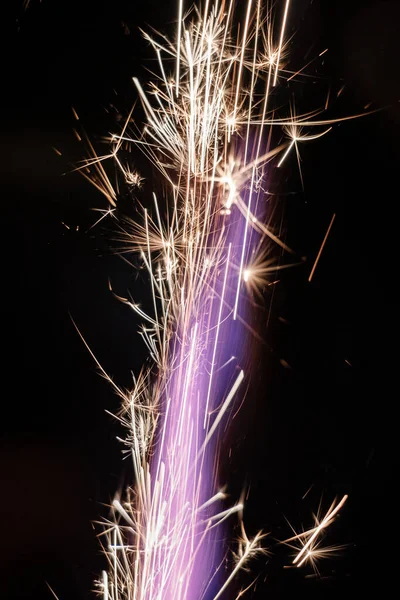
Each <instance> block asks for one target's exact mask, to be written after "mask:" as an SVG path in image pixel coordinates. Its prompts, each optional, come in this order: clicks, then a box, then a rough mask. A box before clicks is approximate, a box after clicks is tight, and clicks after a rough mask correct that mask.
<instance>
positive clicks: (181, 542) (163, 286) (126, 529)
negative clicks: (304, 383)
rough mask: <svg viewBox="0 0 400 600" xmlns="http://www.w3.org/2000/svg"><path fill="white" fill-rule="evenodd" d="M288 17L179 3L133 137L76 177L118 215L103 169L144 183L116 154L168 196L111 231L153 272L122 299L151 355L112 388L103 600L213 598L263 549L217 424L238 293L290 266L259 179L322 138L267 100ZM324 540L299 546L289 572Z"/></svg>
mask: <svg viewBox="0 0 400 600" xmlns="http://www.w3.org/2000/svg"><path fill="white" fill-rule="evenodd" d="M288 9H289V0H287V1H286V3H283V4H282V5H281V6H278V7H277V11H276V15H277V20H276V23H275V22H274V16H273V12H272V10H271V9H270V8H267V9H265V7H264V3H263V2H261V1H256V0H254V1H253V0H249V1H248V3H247V5H246V6H243V7H242V9H241V10H240V13H243V14H240V17H237V15H236V12H237V10H238V9H237V8H235V6H234V3H233V2H224V1H222V2H219V1H216V2H215V3H214V4H212V5H211V3H210V2H208V1H207V2H206V3H205V6H204V7H203V8H202V9H197V8H195V7H194V8H192V9H191V10H190V11H189V12H188V13H187V14H184V7H183V5H182V1H181V2H180V4H179V15H178V25H177V32H176V38H175V39H174V40H173V41H170V40H169V39H167V38H166V37H164V36H163V35H161V34H155V35H154V36H150V35H148V34H144V36H145V39H146V40H147V41H148V42H149V43H150V44H151V46H152V47H153V49H154V52H155V55H156V57H157V62H158V70H159V73H158V75H157V76H155V77H154V81H153V82H152V83H151V84H149V86H148V88H147V89H144V88H143V87H142V85H141V84H140V82H139V81H138V80H137V79H134V83H135V86H136V88H137V91H138V95H139V98H140V100H141V104H142V107H143V111H144V115H145V121H146V122H145V126H144V128H143V129H142V130H139V129H138V128H136V126H135V124H134V123H133V120H132V115H131V114H130V115H129V118H128V119H127V121H126V124H125V126H124V128H123V130H122V132H120V133H119V134H114V135H112V136H111V138H110V143H111V150H110V153H109V154H108V155H106V156H101V157H99V156H97V155H96V154H95V152H94V149H93V148H92V147H91V158H89V159H88V160H86V161H85V163H84V165H83V166H82V167H81V172H82V173H83V174H84V175H85V176H86V177H88V178H89V179H90V180H91V181H92V183H93V184H94V185H95V186H96V187H97V188H98V189H99V190H100V191H101V192H102V193H103V194H104V195H105V196H106V198H107V199H108V201H109V203H110V208H109V209H108V210H107V211H105V213H104V215H103V216H106V215H109V214H111V215H113V216H115V215H114V211H115V210H116V208H115V207H116V203H117V197H118V191H117V190H116V189H115V186H114V185H113V184H112V183H111V181H110V179H109V178H108V175H107V172H106V169H105V167H104V161H105V160H106V159H113V160H114V161H115V164H116V166H117V170H118V172H119V174H120V178H119V181H120V182H121V180H125V184H126V185H127V186H128V187H130V188H134V187H139V186H140V184H141V178H140V176H139V175H138V174H137V173H136V172H135V171H134V170H133V168H132V167H131V166H130V165H129V164H128V163H127V162H126V159H125V156H124V148H125V147H126V145H130V144H136V146H137V147H138V148H139V149H140V150H141V151H142V152H143V153H144V154H145V155H146V156H147V157H148V159H149V160H150V161H151V162H152V163H153V165H154V166H155V167H156V169H157V170H158V171H159V173H160V175H161V176H162V184H163V187H164V189H165V190H167V191H166V192H165V195H166V197H167V200H166V201H164V202H163V203H160V201H159V198H158V197H157V195H156V194H154V195H153V202H152V207H151V208H143V209H142V211H141V215H140V216H139V217H138V218H137V219H135V220H134V221H133V220H132V221H129V222H128V221H125V222H122V223H121V225H120V227H121V230H122V232H123V233H122V237H123V240H124V246H125V249H126V250H127V251H129V252H136V253H137V254H138V255H139V259H140V261H141V262H142V265H143V267H144V268H145V269H146V271H147V273H148V280H149V286H150V288H151V293H152V294H151V295H152V307H151V310H150V309H149V310H146V311H145V310H144V309H143V308H141V307H140V305H139V304H138V303H136V302H135V301H134V300H133V299H131V298H123V297H120V296H118V298H120V299H121V300H122V301H123V302H125V303H126V304H128V305H129V306H130V308H131V309H132V310H133V311H134V312H135V313H136V314H137V315H139V317H140V318H141V320H142V323H143V325H142V326H141V329H140V335H141V336H142V338H143V341H144V343H145V344H146V346H147V348H148V352H149V359H148V362H147V363H146V364H145V366H144V367H143V369H142V371H141V372H140V374H139V375H138V376H137V377H136V378H135V381H134V386H133V389H132V390H129V391H127V390H123V389H121V388H120V387H118V386H117V385H116V384H115V383H114V382H113V381H112V380H111V378H108V379H109V381H110V383H111V385H112V386H113V387H114V389H115V390H116V392H117V393H118V394H119V395H120V397H121V400H122V408H121V411H120V413H119V415H117V418H118V419H119V420H120V421H121V423H122V424H123V425H124V427H125V428H126V431H127V434H126V438H125V439H124V440H123V441H124V443H125V444H126V451H127V452H129V453H130V455H131V457H132V460H133V466H134V472H135V485H134V486H133V487H132V488H131V489H129V490H128V491H127V492H126V494H125V495H124V497H123V498H117V499H115V500H114V502H113V504H112V507H111V515H110V518H109V520H107V521H106V523H105V528H104V532H103V534H102V535H103V538H102V539H103V548H104V551H105V554H106V556H107V558H108V562H109V570H108V572H104V573H103V578H102V580H101V581H100V582H98V583H99V589H100V593H101V594H103V597H104V600H195V599H196V600H203V599H210V600H211V599H213V600H217V598H219V597H221V596H222V595H224V594H225V591H226V590H227V588H228V587H229V586H230V584H231V582H232V581H233V579H234V578H235V576H236V575H237V573H238V571H239V570H240V569H241V568H243V567H244V566H245V565H246V563H247V562H248V561H249V559H251V558H252V557H253V556H255V555H257V554H258V553H261V552H264V550H263V545H262V543H261V542H262V539H263V538H264V537H265V534H264V533H262V532H259V533H258V534H256V535H255V536H254V537H252V538H249V537H248V536H247V534H246V531H245V529H244V526H243V522H242V519H241V515H242V509H243V504H242V502H240V501H239V502H238V503H236V504H234V505H232V504H231V505H230V506H229V507H227V505H226V495H225V492H224V490H223V489H222V488H221V487H219V483H218V465H219V463H220V462H221V461H223V460H224V452H223V448H222V447H221V439H222V433H221V428H224V427H226V426H227V424H228V423H229V419H230V418H231V416H232V414H233V411H234V410H236V408H237V403H238V401H240V399H243V397H244V394H245V389H244V388H245V387H246V385H245V384H244V381H245V379H246V377H247V370H246V369H247V362H248V360H247V355H248V353H249V344H250V343H251V340H252V336H251V332H249V329H250V327H249V326H248V325H246V323H247V320H246V317H247V315H248V311H249V310H250V309H251V302H249V299H250V300H251V299H252V298H254V297H255V295H256V294H261V293H262V290H263V288H264V287H265V286H266V285H267V284H268V281H269V278H270V275H271V274H273V273H274V272H275V271H276V270H277V269H278V268H283V267H286V266H289V264H292V263H293V259H292V260H291V261H284V260H283V262H281V264H279V265H278V262H277V261H276V253H274V247H275V248H278V249H279V253H280V254H281V255H282V254H283V255H285V254H286V255H290V254H292V253H291V250H290V248H288V247H287V246H286V245H285V244H284V242H283V241H281V239H280V238H279V235H278V233H277V231H276V230H274V228H273V226H271V225H270V223H271V219H270V217H271V215H270V214H269V205H268V201H267V199H268V195H267V191H266V190H267V187H268V173H269V169H270V168H271V167H272V165H273V166H274V167H280V166H281V165H282V164H283V162H284V161H285V159H286V157H287V156H288V155H289V154H290V153H291V152H296V153H297V154H298V143H299V142H301V141H304V140H309V139H315V138H317V137H319V136H321V135H324V134H325V133H326V132H327V129H326V127H325V129H323V128H322V130H321V126H323V125H324V122H323V121H316V120H315V117H316V116H317V114H318V111H316V112H314V113H309V114H307V115H303V116H302V117H295V116H294V112H293V110H289V111H287V112H288V113H289V114H287V113H286V115H283V116H281V117H279V118H276V116H275V115H276V114H277V113H276V107H274V106H272V102H273V99H274V93H275V90H276V89H277V88H278V86H279V84H280V82H281V80H282V79H285V77H287V72H285V70H284V67H285V61H286V60H287V47H288V44H287V43H286V42H285V40H286V37H287V36H286V25H287V16H288ZM169 73H172V74H171V75H170V74H169ZM315 125H316V126H317V127H318V129H317V130H316V131H311V129H310V128H311V127H312V126H315ZM304 128H306V131H305V132H304ZM249 370H250V369H249ZM105 375H106V374H105ZM106 376H107V375H106ZM235 407H236V408H235ZM342 502H343V501H342ZM332 510H333V509H332ZM234 513H236V514H237V516H238V517H239V523H240V531H241V535H240V536H239V540H238V547H237V549H236V551H235V552H233V553H232V560H231V561H230V564H231V565H232V568H231V571H230V574H228V575H227V576H226V571H225V569H222V568H221V567H222V565H223V564H225V562H226V556H227V549H226V547H225V542H224V541H223V540H224V539H225V538H226V532H225V530H224V525H225V523H224V522H225V520H226V519H228V518H229V517H231V516H232V515H233V514H234ZM331 513H332V511H331ZM330 521H331V519H330V520H329V522H328V523H325V525H324V527H326V526H327V524H329V523H330ZM320 530H321V526H320V524H318V525H317V527H315V528H314V529H312V530H310V531H308V532H306V533H305V534H301V536H299V539H300V538H301V542H302V545H303V549H302V550H301V552H300V554H299V557H298V560H297V562H301V563H302V562H303V561H304V560H306V558H307V556H308V555H307V553H306V551H307V550H308V551H310V549H312V547H315V542H316V539H317V538H318V535H319V531H320ZM307 540H309V541H308V542H307ZM309 555H310V552H309ZM295 560H296V559H295ZM244 591H245V590H240V591H239V592H238V591H237V590H236V592H235V594H236V597H237V598H239V597H240V596H241V595H242V594H243V593H244ZM237 594H238V595H237Z"/></svg>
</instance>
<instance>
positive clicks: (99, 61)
mask: <svg viewBox="0 0 400 600" xmlns="http://www.w3.org/2000/svg"><path fill="white" fill-rule="evenodd" d="M12 8H13V11H12V19H11V21H10V24H9V25H10V27H9V32H8V34H9V35H8V38H7V50H6V52H4V53H3V54H2V73H1V78H2V104H3V107H2V111H1V117H2V135H1V158H0V164H1V170H2V192H1V202H2V211H1V214H2V223H3V225H2V240H3V242H4V249H3V254H2V257H3V271H2V282H3V292H2V297H3V300H4V308H3V311H2V319H3V327H2V332H3V335H2V350H3V352H2V355H3V359H2V366H3V381H2V400H1V471H2V474H1V482H2V483H1V486H2V487H1V496H0V503H1V513H0V514H1V515H2V527H1V535H0V540H1V542H0V547H1V560H0V568H1V570H2V574H1V583H0V590H1V591H0V594H1V597H2V598H3V597H4V598H6V599H7V600H8V599H9V600H11V599H13V600H14V599H17V598H35V599H38V600H39V599H40V600H42V599H45V598H49V597H50V595H49V594H50V593H49V591H48V590H47V588H46V585H45V581H48V582H49V583H50V585H51V586H52V587H53V588H54V590H55V591H56V593H57V594H58V596H59V598H60V599H62V600H68V599H70V598H74V599H80V598H82V599H83V598H88V597H90V589H91V588H92V587H93V585H92V583H93V579H94V578H95V577H96V576H97V575H98V574H99V573H100V571H101V569H102V568H103V567H104V559H103V557H102V556H101V553H100V551H99V546H98V543H97V540H96V537H95V534H96V532H95V530H94V529H93V528H92V525H91V522H92V521H95V520H96V519H99V518H100V517H101V516H102V515H104V514H106V508H104V507H102V505H101V503H102V502H103V503H107V502H109V501H110V499H111V498H112V496H113V494H114V492H115V491H116V490H118V489H120V488H121V486H124V485H125V484H126V482H127V480H128V479H129V468H128V465H127V464H125V465H124V463H122V462H121V454H120V450H121V448H120V446H119V445H118V442H117V441H116V440H115V436H116V435H118V434H119V433H121V432H120V431H119V429H118V427H117V426H116V424H115V423H114V422H113V420H112V418H111V417H110V416H108V415H107V414H105V409H107V410H110V411H115V410H116V409H117V407H118V401H117V399H116V398H115V397H114V395H113V393H112V391H111V390H110V389H109V388H108V386H107V384H106V383H105V382H104V381H103V380H102V379H101V378H100V377H99V376H98V373H97V372H96V369H95V366H94V364H93V361H92V359H91V358H90V356H89V354H88V352H87V351H86V349H85V348H84V346H83V344H82V342H81V341H80V339H79V337H78V335H77V333H76V331H75V330H74V327H73V325H72V323H71V319H70V316H69V313H71V314H72V316H73V317H74V319H75V321H76V322H77V323H78V325H79V327H80V329H81V331H82V332H83V333H84V335H85V337H86V339H87V340H88V342H89V343H90V346H91V348H92V349H93V351H94V352H95V354H96V356H97V357H98V359H99V360H100V362H101V363H102V365H103V366H104V368H105V369H106V370H107V371H108V372H110V373H111V374H112V375H113V376H114V377H115V379H116V381H118V382H119V383H121V384H125V385H129V381H130V374H129V370H130V369H133V370H134V371H137V370H138V368H139V367H140V365H141V363H142V361H143V359H144V357H145V352H144V349H143V348H142V345H141V341H140V338H138V336H137V334H136V331H137V326H138V322H137V321H135V319H134V318H132V316H131V314H130V313H129V311H128V310H127V309H126V307H124V306H122V305H120V304H119V303H118V302H116V301H115V299H114V298H113V297H112V296H111V294H110V293H109V292H108V285H107V281H108V277H109V276H110V277H111V278H112V281H113V284H114V286H115V287H116V289H118V291H120V292H121V293H122V295H123V293H124V292H125V291H126V289H127V288H130V289H134V290H135V291H136V292H137V293H138V294H140V293H143V292H141V287H142V288H143V286H140V285H139V284H138V283H137V282H136V287H135V274H134V273H132V270H131V269H129V267H128V266H127V265H126V264H125V263H124V262H123V261H121V260H120V259H119V258H118V257H116V256H115V255H113V254H112V253H111V252H110V250H109V247H108V243H107V240H108V239H109V238H110V236H112V228H111V226H108V228H105V229H104V228H102V227H98V228H96V229H93V230H91V231H89V232H88V233H86V231H87V230H88V228H89V227H90V225H91V224H92V223H93V222H94V220H95V219H96V218H97V217H98V216H99V214H98V213H95V212H92V211H91V209H92V208H94V207H97V208H99V207H100V208H105V207H106V202H105V200H104V199H103V198H102V197H101V196H99V195H98V194H97V193H96V192H95V191H94V190H93V189H92V188H91V187H90V185H89V184H88V183H86V182H85V181H84V179H83V178H81V177H79V175H77V174H67V175H65V176H63V175H62V174H63V173H65V172H67V171H70V170H71V166H70V165H71V164H72V163H73V162H74V161H76V160H78V159H80V158H82V148H81V146H80V145H79V143H78V142H77V140H76V139H75V138H74V136H73V134H72V128H73V127H74V126H75V122H74V119H73V116H72V112H71V106H74V107H75V108H76V109H77V111H78V113H79V115H80V117H81V122H82V123H83V124H84V127H85V129H86V130H87V131H88V133H89V134H90V135H91V136H93V138H94V139H96V136H101V135H102V134H104V133H107V131H108V129H107V128H109V127H114V130H116V129H117V127H118V118H119V116H118V115H119V114H120V113H121V114H122V115H125V114H126V113H127V112H128V110H129V108H130V107H131V105H132V103H133V101H134V100H135V92H134V89H133V85H132V82H131V77H132V76H139V77H140V78H141V79H142V80H144V79H145V77H146V72H145V67H146V66H147V67H149V68H151V67H152V66H153V63H152V62H151V60H152V54H151V50H150V49H149V48H148V45H147V44H146V43H145V42H144V41H143V40H142V39H141V37H140V33H139V31H138V27H139V26H141V27H146V26H147V25H152V26H155V27H156V28H159V29H162V30H163V31H165V30H167V32H171V31H173V27H174V19H175V17H176V10H177V9H176V6H175V5H174V4H173V3H172V2H171V1H170V0H167V1H166V2H162V3H161V2H158V1H157V0H147V1H146V2H141V3H138V2H135V1H133V0H132V1H130V2H129V1H128V0H113V1H112V2H111V1H108V0H104V2H95V1H94V0H81V1H78V0H68V1H66V0H57V1H55V0H53V1H52V2H51V1H50V0H43V1H42V3H40V2H39V0H31V4H30V6H29V8H28V10H27V11H26V12H24V11H23V10H22V7H21V3H19V2H17V3H14V5H13V6H12ZM399 18H400V10H399V6H398V3H396V2H390V1H388V2H378V1H377V0H372V1H370V2H368V1H367V2H358V1H354V2H346V1H345V0H338V1H336V2H328V1H327V0H320V2H314V3H312V4H309V3H308V2H297V3H293V7H292V11H291V16H290V22H289V28H290V29H291V30H293V31H294V30H296V32H297V33H296V36H295V38H294V40H293V44H292V52H293V54H295V60H294V61H293V62H294V63H295V65H297V68H298V67H300V66H301V65H302V64H304V63H305V62H307V61H308V60H310V59H311V58H312V57H313V56H315V55H317V54H318V53H319V52H321V51H322V50H324V49H325V48H326V47H328V48H329V52H328V53H326V55H325V56H324V61H323V64H321V61H319V62H318V73H319V74H320V75H321V74H323V75H324V79H323V80H321V79H317V78H311V79H310V81H309V83H308V84H307V86H300V91H299V94H300V100H299V102H300V104H301V106H305V105H306V104H307V103H308V104H309V106H308V107H307V108H311V109H312V108H316V107H318V106H320V105H321V104H322V105H323V104H324V101H325V97H324V93H325V92H326V90H327V87H328V85H329V84H330V85H331V97H332V103H331V106H332V108H331V109H330V112H329V116H332V117H337V116H347V115H351V114H356V113H359V112H364V109H363V107H364V106H365V105H367V104H369V103H370V102H371V103H372V104H371V109H380V111H379V112H377V113H375V114H372V115H370V116H367V117H363V118H361V119H357V120H354V121H348V122H344V123H342V124H340V125H335V126H334V128H333V131H332V132H331V133H330V134H329V135H327V136H325V137H324V138H322V139H320V140H317V141H316V142H314V143H309V144H306V145H304V146H302V147H301V148H300V150H301V156H302V169H303V176H304V182H305V191H304V192H303V191H302V189H301V184H300V180H299V177H298V170H297V166H296V161H295V158H294V154H293V156H292V157H291V158H289V159H288V160H287V162H286V163H285V168H282V169H281V170H280V172H279V173H276V172H275V175H272V177H273V178H274V186H275V191H277V189H279V190H280V191H281V192H282V194H283V193H284V192H285V193H284V194H283V195H282V198H283V202H284V206H285V228H286V229H287V241H288V243H289V245H292V246H293V247H295V248H296V250H297V251H298V253H299V255H301V256H307V257H308V260H307V262H306V263H305V264H304V266H302V267H298V268H296V269H293V270H291V271H286V272H283V274H282V277H280V283H279V284H278V285H277V286H276V288H275V293H274V296H273V303H272V310H271V315H270V319H269V322H268V327H266V321H267V316H266V314H267V313H263V314H261V315H260V316H259V317H258V318H259V325H260V331H261V332H262V334H263V336H264V337H265V338H266V339H267V341H268V344H266V345H265V347H260V348H259V349H258V352H257V358H256V359H255V360H254V364H253V375H252V385H251V387H250V391H249V396H248V399H247V403H246V405H245V407H244V409H243V411H242V414H241V415H240V419H239V417H238V418H237V419H236V421H235V422H234V424H233V426H232V431H231V433H230V438H229V439H230V446H231V448H232V456H231V458H230V460H229V461H228V460H227V461H226V463H225V465H224V466H223V467H222V474H221V477H224V478H225V479H226V480H227V481H228V484H229V488H230V490H231V491H232V495H233V497H234V496H235V495H237V494H238V493H240V490H241V487H242V485H243V483H244V482H246V483H247V484H250V489H251V493H250V497H249V500H248V505H247V509H246V512H245V519H246V523H247V525H248V529H249V533H255V531H257V530H258V529H259V528H264V529H265V530H266V531H272V535H271V542H270V546H271V550H273V551H274V555H273V556H272V557H271V558H269V559H268V562H267V559H265V558H263V559H262V560H260V561H258V563H257V564H255V565H253V572H254V573H255V574H260V578H259V582H258V587H257V592H256V593H254V594H253V595H252V593H250V594H249V597H257V598H263V597H265V596H267V595H269V597H271V598H286V597H287V598H288V597H289V596H290V597H292V596H293V594H306V593H307V594H309V595H310V596H311V597H315V598H316V597H320V596H321V594H322V595H323V596H324V597H337V595H338V594H341V595H342V596H343V595H344V596H347V595H350V594H352V595H354V593H356V594H357V593H360V594H361V593H362V594H363V596H367V597H369V595H376V593H378V594H383V593H384V590H385V589H386V586H387V585H389V583H388V582H389V581H390V579H391V577H392V576H393V574H394V571H393V570H392V567H391V558H392V557H393V558H395V554H393V553H392V550H391V548H390V540H392V539H395V537H396V533H397V532H396V519H395V515H396V509H397V506H396V496H395V494H396V492H395V490H396V486H397V481H396V479H397V472H396V460H395V459H396V451H397V412H398V409H397V401H398V396H399V395H398V382H397V369H398V367H397V345H398V342H397V340H398V336H397V324H396V320H397V306H398V302H397V292H396V290H397V282H396V279H397V270H398V267H397V264H398V258H397V227H398V225H397V214H398V208H397V204H398V159H399V150H398V144H399V134H400V127H399V123H400V111H399V104H398V102H399V99H400V93H399V92H400V90H399V79H398V75H397V73H398V62H399V58H400V52H399V45H398V37H399V26H398V23H399ZM294 68H296V66H295V67H294ZM316 68H317V67H316V66H315V65H313V66H312V67H311V68H310V72H311V73H316ZM327 82H328V83H327ZM343 85H345V87H344V89H343V92H342V93H341V94H340V96H339V97H338V98H336V95H337V93H338V91H339V90H340V89H341V87H342V86H343ZM321 90H324V91H323V92H321ZM113 106H115V107H116V109H117V110H115V109H114V108H113ZM105 109H107V111H108V112H106V110H105ZM52 147H56V148H58V149H59V150H60V151H61V152H62V156H61V157H60V156H57V155H56V153H55V152H54V151H53V149H52ZM137 161H138V163H139V165H141V161H142V159H141V158H139V157H138V158H137ZM143 169H144V170H146V166H143ZM145 174H146V173H145ZM278 177H279V179H278ZM154 185H157V184H156V183H155V182H154V181H153V180H152V178H151V177H150V180H149V179H148V180H147V183H146V184H145V187H144V190H143V197H145V196H146V195H150V194H151V193H152V191H153V186H154ZM287 192H296V193H290V194H288V193H287ZM334 212H335V213H336V220H335V223H334V226H333V228H332V231H331V235H330V237H329V240H328V243H327V245H326V247H325V249H324V252H323V255H322V258H321V261H320V263H319V265H318V268H317V271H316V273H315V276H314V279H313V281H312V282H311V283H308V282H307V277H308V274H309V272H310V268H311V265H312V263H313V260H314V258H315V256H316V253H317V251H318V248H319V246H320V244H321V241H322V239H323V237H324V235H325V231H326V229H327V226H328V224H329V222H330V219H331V217H332V214H333V213H334ZM63 223H65V224H66V225H68V226H69V228H70V229H67V228H66V227H65V226H64V225H63ZM77 227H79V230H77ZM266 299H267V300H270V299H271V296H270V295H268V294H266ZM279 317H283V318H284V319H285V320H286V321H288V323H284V322H282V320H279ZM281 359H283V360H284V361H285V362H286V363H287V364H288V365H290V368H285V367H284V366H283V365H282V362H281ZM346 361H347V362H346ZM349 363H350V364H349ZM311 485H313V487H312V489H311V491H310V492H309V494H308V495H307V496H306V498H305V499H304V500H302V496H303V494H304V493H305V492H306V491H307V489H308V488H309V486H311ZM344 493H348V494H349V500H348V503H347V505H346V506H345V508H344V510H343V511H342V513H341V516H340V519H338V521H337V522H336V523H335V525H333V527H332V528H331V531H330V532H329V535H328V536H327V542H332V543H343V544H347V545H348V546H347V548H346V550H345V551H344V552H343V554H342V556H341V558H340V559H334V560H332V561H330V562H329V561H328V562H326V563H325V564H322V563H321V576H322V577H321V579H315V578H310V577H308V576H309V575H310V574H312V571H311V570H310V569H309V568H304V569H297V570H285V569H283V565H285V564H286V565H287V564H289V563H290V551H289V550H288V549H286V550H284V551H283V549H282V547H281V546H280V547H277V546H276V545H275V542H274V539H273V538H274V537H275V536H276V537H277V538H279V539H283V538H285V537H287V536H288V535H290V529H289V527H288V525H287V523H286V521H285V517H287V518H288V519H289V520H290V521H291V522H292V523H293V525H294V526H295V527H297V528H300V527H301V525H302V524H304V526H305V527H307V526H309V525H311V513H312V511H315V510H316V509H317V506H318V502H319V499H320V497H321V495H322V506H323V507H324V508H325V509H326V508H327V507H328V506H329V504H330V501H331V500H332V499H333V498H334V497H335V496H338V497H339V496H340V495H341V494H344ZM244 581H246V578H245V579H244Z"/></svg>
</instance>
